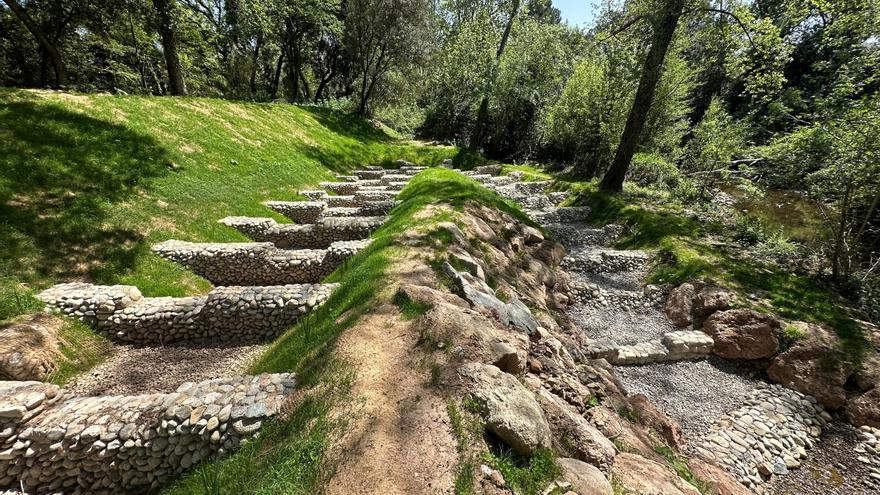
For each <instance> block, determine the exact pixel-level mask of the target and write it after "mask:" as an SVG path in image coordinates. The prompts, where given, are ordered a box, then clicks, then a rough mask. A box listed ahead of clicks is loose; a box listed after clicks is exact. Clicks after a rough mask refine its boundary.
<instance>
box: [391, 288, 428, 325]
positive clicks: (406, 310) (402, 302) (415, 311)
mask: <svg viewBox="0 0 880 495" xmlns="http://www.w3.org/2000/svg"><path fill="white" fill-rule="evenodd" d="M394 304H396V305H397V307H398V308H400V316H401V317H403V319H404V320H413V319H416V318H418V317H419V316H422V315H423V314H425V313H427V312H428V311H430V310H431V308H432V307H433V306H431V305H430V304H422V303H417V302H415V301H413V300H412V299H411V298H410V297H409V295H407V293H406V292H403V291H402V290H398V291H397V292H395V293H394Z"/></svg>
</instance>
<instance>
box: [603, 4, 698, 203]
mask: <svg viewBox="0 0 880 495" xmlns="http://www.w3.org/2000/svg"><path fill="white" fill-rule="evenodd" d="M683 10H684V0H667V2H666V9H665V10H664V11H663V14H662V17H661V18H660V19H659V20H658V21H657V22H655V24H654V36H653V40H652V41H651V49H650V50H648V56H647V57H645V64H644V66H643V68H642V77H641V79H640V80H639V88H638V89H637V90H636V97H635V100H633V105H632V108H631V109H630V111H629V117H627V119H626V126H625V127H624V129H623V135H622V136H621V137H620V144H618V146H617V152H616V153H615V154H614V161H613V162H612V163H611V168H609V169H608V172H606V173H605V177H603V178H602V182H601V183H600V184H599V189H601V190H602V191H606V192H620V191H622V190H623V179H624V177H626V172H627V170H629V164H630V162H631V161H632V157H633V155H634V154H635V152H636V147H637V146H638V144H639V138H640V137H641V135H642V128H643V127H644V125H645V119H646V118H647V117H648V111H650V110H651V103H652V102H653V100H654V92H655V90H656V89H657V82H658V81H659V80H660V75H661V73H662V72H663V61H664V60H665V59H666V51H667V50H668V49H669V44H670V43H671V42H672V36H673V35H674V34H675V28H676V27H677V26H678V20H679V19H680V18H681V14H682V11H683Z"/></svg>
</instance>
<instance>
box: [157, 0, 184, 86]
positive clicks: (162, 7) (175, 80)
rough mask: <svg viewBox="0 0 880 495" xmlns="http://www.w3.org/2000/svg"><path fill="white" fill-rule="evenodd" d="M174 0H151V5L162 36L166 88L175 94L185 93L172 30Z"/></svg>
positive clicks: (175, 40)
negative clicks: (166, 73)
mask: <svg viewBox="0 0 880 495" xmlns="http://www.w3.org/2000/svg"><path fill="white" fill-rule="evenodd" d="M174 2H175V0H153V7H155V8H156V13H157V14H159V34H160V35H161V36H162V51H163V52H165V65H166V66H167V69H168V89H169V91H170V92H171V94H173V95H176V96H183V95H186V82H185V81H184V80H183V70H182V69H181V67H180V58H179V57H178V55H177V33H176V32H175V30H174V24H175V23H174V13H173V10H174Z"/></svg>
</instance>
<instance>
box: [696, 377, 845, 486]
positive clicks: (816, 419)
mask: <svg viewBox="0 0 880 495" xmlns="http://www.w3.org/2000/svg"><path fill="white" fill-rule="evenodd" d="M829 421H831V416H830V415H829V414H828V413H827V412H825V409H824V408H823V407H822V405H821V404H819V403H818V402H817V401H816V399H815V398H813V397H811V396H808V395H804V394H802V393H800V392H797V391H794V390H790V389H787V388H785V387H782V386H779V385H760V386H759V387H758V388H757V389H756V390H755V392H754V393H753V395H752V397H751V399H750V400H748V401H747V402H746V403H745V404H744V405H743V406H742V407H740V408H739V409H737V410H735V411H733V412H731V413H730V414H728V415H726V416H724V417H722V418H721V419H719V420H718V421H717V422H716V423H715V425H713V427H712V431H711V432H710V433H709V434H708V435H707V436H706V438H705V439H704V440H703V442H702V443H701V444H699V445H698V446H697V447H695V449H694V452H695V453H696V454H698V455H700V456H702V457H704V458H706V459H709V460H712V461H714V462H718V463H720V464H721V465H723V466H725V467H726V468H727V469H728V470H729V471H730V472H731V473H733V474H734V475H735V476H737V478H738V479H739V480H740V481H741V482H742V483H743V484H745V485H746V486H748V487H749V488H750V489H751V490H753V491H755V492H756V493H765V492H766V488H765V487H764V485H763V484H764V483H765V482H766V481H767V480H769V479H770V478H771V477H772V476H774V475H783V474H786V473H787V472H788V470H789V469H792V468H796V467H799V466H800V464H801V460H802V459H805V458H806V457H807V450H808V449H811V448H812V447H813V444H814V442H815V441H816V439H817V438H818V437H819V435H821V434H822V427H823V426H824V425H825V424H827V423H828V422H829Z"/></svg>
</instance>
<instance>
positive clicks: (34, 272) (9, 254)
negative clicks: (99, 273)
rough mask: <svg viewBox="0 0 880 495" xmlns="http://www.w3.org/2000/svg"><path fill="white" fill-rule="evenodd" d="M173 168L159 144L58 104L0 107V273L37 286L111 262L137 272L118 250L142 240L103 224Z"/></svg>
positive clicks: (10, 104) (18, 104)
mask: <svg viewBox="0 0 880 495" xmlns="http://www.w3.org/2000/svg"><path fill="white" fill-rule="evenodd" d="M168 163H169V157H168V154H167V152H166V151H165V149H163V148H162V147H161V146H159V144H158V143H157V142H156V141H155V140H153V139H152V138H150V137H148V136H144V135H141V134H138V133H135V132H132V131H131V130H130V129H128V128H126V127H124V126H120V125H116V124H113V123H110V122H106V121H103V120H99V119H95V118H92V117H89V116H86V115H83V114H79V113H75V112H70V111H68V110H65V109H64V108H63V107H61V106H60V105H57V104H46V103H36V102H33V101H19V102H13V103H6V104H2V105H0V172H2V180H0V219H2V220H0V238H3V239H4V245H3V246H2V248H0V271H4V272H6V273H9V274H14V275H15V276H16V277H18V278H20V279H22V280H25V281H33V280H39V279H41V278H45V277H69V276H76V275H82V274H84V273H86V272H88V265H87V262H89V261H93V260H102V259H106V258H113V259H114V260H115V262H116V263H119V264H120V265H121V267H127V266H131V263H133V261H134V257H125V256H120V255H119V254H118V252H119V251H120V249H122V248H123V247H125V246H128V247H130V246H132V245H133V244H136V243H138V242H139V241H140V240H141V236H140V234H139V233H138V232H134V231H129V230H124V229H119V228H112V229H109V228H106V227H105V226H103V225H102V224H103V223H104V220H105V218H106V216H107V213H108V212H109V211H110V209H112V208H117V207H119V206H117V205H118V204H119V203H120V202H122V201H124V200H125V199H126V198H127V197H129V196H130V195H131V194H132V193H133V192H134V190H135V188H136V187H138V186H143V185H145V184H146V183H147V182H148V181H149V180H150V179H151V178H154V177H158V176H160V175H162V174H164V173H166V172H167V167H166V165H167V164H168Z"/></svg>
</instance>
